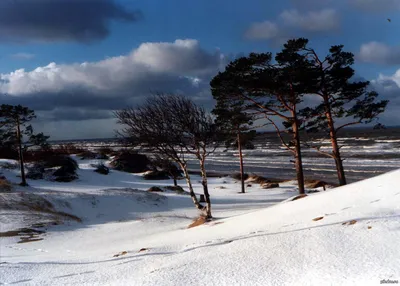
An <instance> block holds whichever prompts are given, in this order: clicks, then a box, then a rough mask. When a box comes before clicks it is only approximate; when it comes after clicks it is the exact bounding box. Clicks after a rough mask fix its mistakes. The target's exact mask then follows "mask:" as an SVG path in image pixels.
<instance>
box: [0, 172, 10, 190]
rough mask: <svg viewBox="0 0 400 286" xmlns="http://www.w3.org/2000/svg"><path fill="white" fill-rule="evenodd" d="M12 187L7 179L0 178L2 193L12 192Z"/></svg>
mask: <svg viewBox="0 0 400 286" xmlns="http://www.w3.org/2000/svg"><path fill="white" fill-rule="evenodd" d="M11 191H12V185H11V183H10V182H9V181H7V179H6V177H4V176H0V193H3V192H11Z"/></svg>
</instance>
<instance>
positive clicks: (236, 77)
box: [214, 43, 308, 194]
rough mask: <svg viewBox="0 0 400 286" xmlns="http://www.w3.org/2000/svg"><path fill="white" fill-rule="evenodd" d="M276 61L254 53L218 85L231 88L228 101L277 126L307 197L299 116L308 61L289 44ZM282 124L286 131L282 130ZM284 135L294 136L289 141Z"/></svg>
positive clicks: (231, 67) (228, 69)
mask: <svg viewBox="0 0 400 286" xmlns="http://www.w3.org/2000/svg"><path fill="white" fill-rule="evenodd" d="M275 61H276V63H272V54H271V53H262V54H255V53H251V54H250V55H249V56H248V57H242V58H239V59H237V60H235V61H233V62H231V63H230V64H229V65H228V66H227V67H226V69H225V71H224V72H222V73H219V74H218V75H217V76H216V78H215V79H214V82H217V84H218V85H219V86H224V85H225V86H228V87H229V86H231V88H230V92H227V93H225V95H224V96H226V100H234V101H237V102H241V103H242V107H243V108H244V110H246V112H248V113H249V114H252V115H254V116H260V115H261V116H263V117H264V118H265V120H266V121H267V122H269V123H270V124H271V125H272V126H274V128H275V130H276V132H277V134H278V136H279V138H280V140H281V142H282V144H283V145H284V146H285V147H286V148H287V149H288V150H289V151H290V152H291V153H292V154H293V156H294V158H295V160H294V161H295V169H296V175H297V181H298V186H299V193H300V194H304V193H305V189H304V174H303V164H302V156H301V155H302V154H301V145H300V127H301V124H302V120H301V119H300V118H299V116H298V106H299V104H300V103H301V102H302V98H303V95H304V94H305V88H306V86H307V82H308V78H307V77H306V76H305V74H304V71H305V66H306V65H307V62H306V61H304V59H303V58H302V57H300V56H296V55H295V53H293V51H292V50H291V46H290V45H289V43H288V44H286V45H285V46H284V49H283V50H282V52H281V53H278V54H277V55H276V57H275ZM232 86H233V88H232ZM280 122H282V124H283V126H284V128H283V130H282V128H281V127H279V123H280ZM283 133H288V134H289V135H290V138H291V140H290V141H289V142H287V140H285V136H283Z"/></svg>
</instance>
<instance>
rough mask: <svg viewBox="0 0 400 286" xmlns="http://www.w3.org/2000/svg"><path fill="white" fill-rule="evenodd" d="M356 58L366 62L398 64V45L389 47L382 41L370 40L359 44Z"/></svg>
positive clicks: (399, 62)
mask: <svg viewBox="0 0 400 286" xmlns="http://www.w3.org/2000/svg"><path fill="white" fill-rule="evenodd" d="M358 58H359V59H360V60H362V61H364V62H367V63H377V64H392V65H398V64H400V46H397V47H391V46H388V45H386V44H384V43H379V42H370V43H366V44H363V45H361V48H360V51H359V53H358Z"/></svg>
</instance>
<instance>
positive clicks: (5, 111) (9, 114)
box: [0, 104, 49, 186]
mask: <svg viewBox="0 0 400 286" xmlns="http://www.w3.org/2000/svg"><path fill="white" fill-rule="evenodd" d="M34 118H36V115H35V112H34V111H33V110H31V109H29V108H28V107H23V106H21V105H17V106H13V105H7V104H2V105H1V106H0V130H1V132H0V139H1V142H2V143H1V145H2V146H8V147H10V148H15V149H17V151H18V160H19V163H20V171H21V186H27V185H28V184H27V183H26V177H25V168H24V152H25V151H27V149H28V148H29V147H32V146H43V145H45V144H47V139H48V138H49V137H48V136H44V135H43V133H39V134H34V133H33V128H32V126H31V125H26V124H27V123H28V122H29V121H31V120H32V119H34ZM24 136H25V138H27V140H26V141H25V142H24V140H23V138H24Z"/></svg>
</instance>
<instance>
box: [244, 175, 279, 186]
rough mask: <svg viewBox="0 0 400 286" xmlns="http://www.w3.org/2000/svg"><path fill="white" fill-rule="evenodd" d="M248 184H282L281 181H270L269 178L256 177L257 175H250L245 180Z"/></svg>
mask: <svg viewBox="0 0 400 286" xmlns="http://www.w3.org/2000/svg"><path fill="white" fill-rule="evenodd" d="M246 181H247V182H248V183H255V184H260V185H263V184H267V183H282V182H283V180H278V179H270V178H265V177H263V176H258V175H250V176H249V177H248V178H247V180H246Z"/></svg>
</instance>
